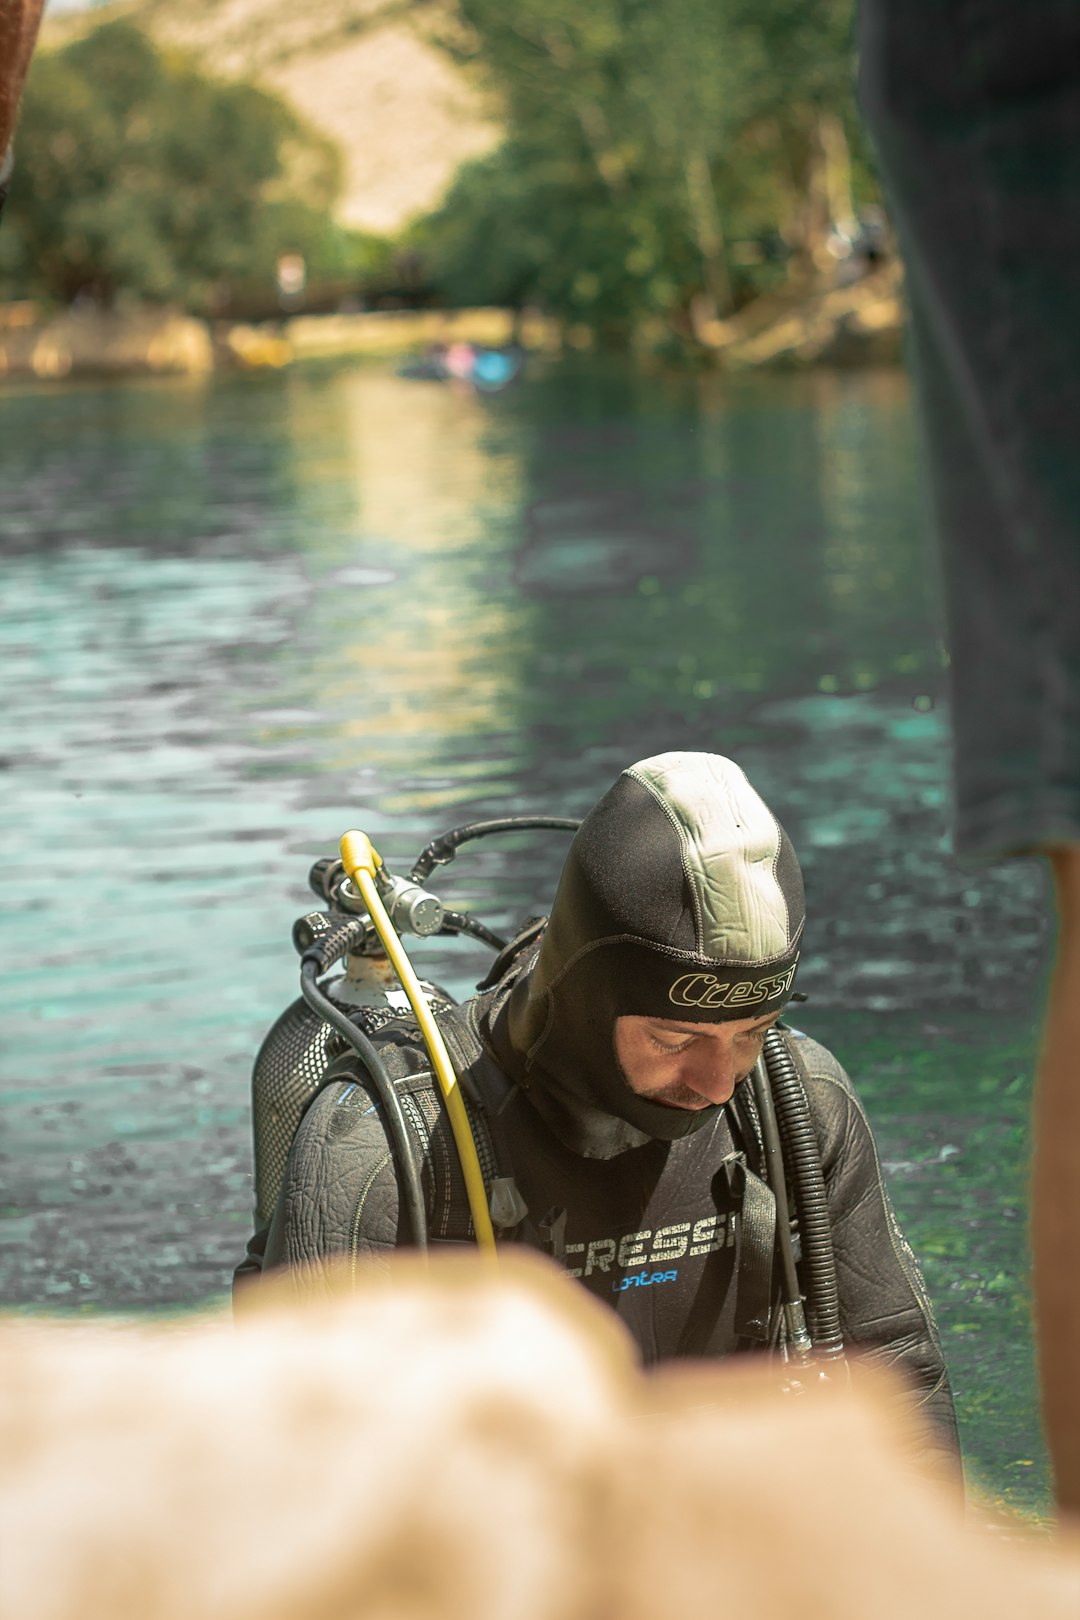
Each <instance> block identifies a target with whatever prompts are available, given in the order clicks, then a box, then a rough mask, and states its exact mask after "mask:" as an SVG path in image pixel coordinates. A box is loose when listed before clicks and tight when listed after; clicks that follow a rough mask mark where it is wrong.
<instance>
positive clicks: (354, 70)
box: [47, 0, 499, 234]
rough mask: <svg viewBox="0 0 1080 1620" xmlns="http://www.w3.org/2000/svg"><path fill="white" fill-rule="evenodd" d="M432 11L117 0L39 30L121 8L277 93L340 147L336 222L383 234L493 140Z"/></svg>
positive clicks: (399, 2) (490, 119)
mask: <svg viewBox="0 0 1080 1620" xmlns="http://www.w3.org/2000/svg"><path fill="white" fill-rule="evenodd" d="M434 14H436V12H435V8H433V6H432V5H431V4H427V3H423V0H322V3H321V4H320V5H319V6H317V7H305V6H297V5H295V4H291V5H290V4H286V3H285V0H182V3H181V4H179V5H178V4H176V0H117V3H115V4H112V5H107V6H102V7H99V8H97V9H95V10H94V11H93V13H89V14H88V13H86V12H82V13H80V14H78V15H76V16H68V17H64V18H63V19H58V20H57V21H56V22H55V23H53V24H52V25H51V27H50V28H49V29H48V30H47V38H48V37H49V36H51V38H52V39H53V40H55V41H57V42H59V41H60V40H61V39H62V38H64V37H66V36H68V35H70V34H71V33H72V32H73V31H74V30H76V29H78V30H82V29H83V28H85V27H86V26H87V25H88V24H89V23H90V22H91V19H92V21H93V22H94V23H96V22H99V21H104V20H105V19H107V18H110V17H117V16H125V17H130V18H132V19H133V20H134V21H136V22H138V23H140V24H141V25H142V26H143V27H145V28H146V29H147V31H148V32H149V33H150V34H152V35H153V36H154V38H155V39H157V40H158V41H159V42H161V43H163V44H165V43H167V44H171V45H182V46H184V47H185V48H186V49H188V50H191V51H192V52H193V53H194V54H195V55H197V56H198V57H199V58H200V60H201V61H202V62H203V63H204V65H205V66H206V67H207V68H208V69H212V70H213V71H215V72H218V73H222V74H228V75H232V74H236V75H243V76H245V77H251V78H254V79H256V80H257V81H258V82H260V83H262V84H265V85H267V86H268V87H270V88H272V89H274V90H276V91H278V92H279V93H281V94H283V95H285V96H286V97H288V99H289V100H290V101H291V102H292V103H293V105H294V106H295V107H297V108H298V110H299V111H300V112H301V113H302V114H303V115H304V117H305V118H306V119H307V120H308V121H309V123H311V124H312V125H314V126H315V128H316V129H319V130H321V131H323V132H324V133H325V134H327V135H329V136H330V137H331V139H333V140H335V141H336V142H337V143H338V144H339V145H340V147H341V148H342V150H343V152H344V154H345V189H344V192H343V195H342V199H341V205H340V208H339V211H338V212H339V215H340V217H341V219H342V221H343V222H344V223H346V224H348V225H352V226H356V227H358V228H360V229H363V230H369V231H375V232H379V233H388V234H389V233H392V232H395V231H397V230H398V229H399V228H400V227H401V226H402V225H403V224H404V223H405V221H406V220H408V219H410V218H411V217H412V216H413V215H415V214H419V213H422V212H424V211H425V210H427V209H428V208H431V207H433V206H434V205H435V204H436V203H438V202H439V201H440V199H441V197H442V196H443V194H444V192H445V191H446V188H447V186H448V185H449V183H450V180H451V177H452V176H453V174H454V172H455V170H456V169H457V168H458V166H459V164H461V163H462V162H463V161H464V160H465V159H467V158H470V157H476V156H478V155H479V154H481V153H483V152H486V151H488V150H489V149H490V148H491V146H493V145H494V143H495V141H496V140H497V139H498V133H499V132H498V126H497V124H496V122H495V118H494V111H493V109H491V108H489V107H486V106H485V104H484V102H483V99H482V97H481V95H480V93H479V91H478V89H477V88H476V87H474V86H473V85H472V84H471V83H469V81H468V80H467V79H465V78H464V77H463V75H462V74H461V72H460V71H459V70H458V69H456V68H455V66H454V65H453V63H451V62H450V61H449V59H448V58H447V57H446V56H445V55H444V54H443V53H442V52H441V51H439V50H438V48H437V47H436V46H434V45H432V44H431V43H429V40H428V37H427V26H428V23H429V20H430V19H431V18H432V16H433V15H434Z"/></svg>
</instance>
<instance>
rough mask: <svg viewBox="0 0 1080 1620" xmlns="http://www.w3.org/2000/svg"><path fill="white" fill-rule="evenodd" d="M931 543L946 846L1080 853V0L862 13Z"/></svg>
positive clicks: (864, 4) (931, 1) (934, 4)
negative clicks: (950, 808)
mask: <svg viewBox="0 0 1080 1620" xmlns="http://www.w3.org/2000/svg"><path fill="white" fill-rule="evenodd" d="M860 97H861V100H862V104H863V110H864V113H865V116H866V119H867V122H868V124H869V127H870V131H871V134H872V136H873V138H874V142H875V145H876V148H877V151H878V155H879V159H880V162H881V166H882V170H883V174H884V179H885V183H886V189H887V192H888V197H889V203H890V207H891V211H892V215H893V220H894V223H895V225H896V228H897V232H898V236H899V240H900V246H901V250H902V253H903V257H904V262H905V267H906V276H907V287H908V295H909V304H910V311H911V337H912V355H913V360H914V369H915V376H916V382H917V388H918V392H919V397H920V403H921V407H922V414H923V427H924V438H925V444H926V453H927V461H928V467H929V473H930V482H931V490H932V495H933V502H934V507H935V514H936V520H937V527H938V533H939V539H940V546H941V557H942V575H943V580H944V587H945V602H946V614H947V626H948V642H949V651H950V656H951V668H950V683H951V692H952V702H953V719H954V731H955V793H956V843H957V848H958V849H959V850H960V851H961V852H967V853H973V854H1000V853H1005V852H1009V851H1017V850H1023V849H1031V848H1035V847H1046V846H1050V845H1054V844H1060V843H1064V842H1076V841H1080V0H1074V3H1067V0H1056V3H1048V0H861V15H860Z"/></svg>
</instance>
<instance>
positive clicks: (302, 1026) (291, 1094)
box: [251, 999, 338, 1226]
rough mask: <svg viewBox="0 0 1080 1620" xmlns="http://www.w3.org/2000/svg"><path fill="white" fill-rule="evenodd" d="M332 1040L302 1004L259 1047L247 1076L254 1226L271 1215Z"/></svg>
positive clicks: (329, 1031)
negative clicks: (252, 1169)
mask: <svg viewBox="0 0 1080 1620" xmlns="http://www.w3.org/2000/svg"><path fill="white" fill-rule="evenodd" d="M331 1039H334V1040H335V1046H337V1045H338V1043H337V1040H336V1037H335V1036H334V1031H333V1030H332V1029H331V1028H330V1026H329V1024H324V1023H323V1021H322V1019H321V1018H319V1017H318V1015H317V1014H316V1013H314V1012H313V1011H312V1009H311V1008H310V1007H309V1006H308V1004H307V1002H306V1001H304V1000H302V999H301V1000H297V1001H294V1002H293V1003H292V1005H291V1006H290V1007H286V1009H285V1011H284V1012H283V1013H282V1015H281V1017H280V1018H279V1019H278V1020H277V1022H276V1023H275V1024H274V1025H273V1027H272V1028H271V1030H270V1032H269V1034H268V1035H267V1037H266V1039H265V1040H264V1041H263V1043H262V1046H261V1047H260V1048H259V1055H258V1057H257V1058H256V1059H255V1068H254V1070H253V1072H252V1076H251V1114H252V1126H253V1130H254V1134H255V1219H256V1224H257V1225H260V1226H261V1225H265V1224H266V1223H267V1222H269V1220H270V1217H271V1216H272V1215H273V1213H274V1205H275V1204H276V1203H277V1198H278V1193H279V1192H280V1190H281V1181H282V1177H283V1176H284V1174H285V1164H286V1161H287V1159H288V1157H289V1149H290V1147H291V1146H292V1139H293V1137H294V1136H295V1135H296V1127H297V1126H298V1125H299V1123H300V1116H301V1115H302V1114H303V1112H304V1109H305V1108H306V1107H307V1105H308V1103H309V1102H310V1101H311V1098H312V1096H313V1095H314V1093H315V1092H316V1091H317V1090H318V1087H319V1083H320V1081H321V1080H322V1077H323V1075H324V1074H325V1072H326V1069H327V1066H328V1064H329V1063H330V1061H331V1057H332V1056H333V1050H332V1051H331V1052H330V1053H328V1052H327V1043H328V1041H330V1040H331Z"/></svg>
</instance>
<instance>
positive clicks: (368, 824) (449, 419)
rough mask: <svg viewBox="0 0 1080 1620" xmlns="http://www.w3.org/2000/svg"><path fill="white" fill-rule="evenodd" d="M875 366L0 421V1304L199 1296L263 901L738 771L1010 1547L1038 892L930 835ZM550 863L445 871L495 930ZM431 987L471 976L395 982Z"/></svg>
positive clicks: (239, 1143)
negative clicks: (630, 768)
mask: <svg viewBox="0 0 1080 1620" xmlns="http://www.w3.org/2000/svg"><path fill="white" fill-rule="evenodd" d="M914 467H915V448H914V433H913V423H912V417H911V408H910V401H909V397H908V392H907V387H906V383H905V381H904V378H903V377H902V376H901V375H900V374H898V373H892V372H889V373H880V374H876V373H869V374H854V375H831V374H826V373H819V374H814V375H809V376H802V377H770V378H748V379H745V380H740V381H737V382H724V381H719V380H717V379H698V378H688V377H668V376H665V375H662V374H658V375H641V374H631V373H628V372H626V371H624V370H620V369H618V368H615V367H612V368H610V369H605V368H604V367H602V366H596V365H594V366H591V367H588V368H586V367H581V366H575V367H553V368H551V369H550V370H547V371H542V372H539V373H536V374H533V375H531V376H528V377H526V379H525V380H524V381H523V383H522V384H521V385H520V386H518V387H517V388H515V389H513V390H511V391H509V392H507V393H506V394H502V395H498V396H494V397H491V396H489V397H486V398H478V397H476V396H474V395H472V394H468V393H455V392H451V391H450V390H448V389H446V388H444V387H442V386H441V385H438V384H424V383H415V382H407V381H404V380H401V379H398V378H397V377H395V376H393V375H392V374H391V373H389V372H387V371H385V370H381V369H377V368H371V367H366V368H365V367H359V366H345V365H342V366H339V367H332V368H327V369H326V370H322V371H307V372H303V371H297V372H287V373H285V374H282V375H275V376H270V377H247V378H234V379H218V380H214V381H210V382H198V383H180V382H142V383H127V384H115V385H108V386H90V385H75V386H71V387H65V388H62V389H56V390H51V389H50V390H30V389H27V390H14V391H9V392H7V393H5V394H0V537H2V555H3V569H4V593H3V607H2V611H0V645H2V651H3V658H4V668H5V673H6V679H5V683H4V690H5V702H4V704H3V707H2V709H0V762H2V765H3V782H4V785H5V787H6V790H7V791H6V795H5V808H6V814H5V816H4V819H3V825H2V829H0V840H2V844H3V855H4V860H3V878H2V885H3V893H2V897H3V921H2V936H0V937H2V941H3V952H4V967H5V972H4V979H3V987H2V994H3V1006H4V1029H5V1035H6V1040H5V1055H4V1067H3V1100H4V1118H5V1131H4V1140H3V1143H2V1144H0V1151H2V1154H3V1157H2V1158H0V1171H2V1173H3V1181H4V1191H3V1193H2V1195H0V1196H2V1213H3V1217H4V1219H3V1227H2V1228H0V1230H2V1231H3V1235H4V1240H5V1241H4V1244H3V1255H2V1261H0V1264H2V1275H3V1298H4V1300H5V1301H6V1302H7V1303H9V1304H14V1305H18V1306H42V1305H43V1306H47V1307H52V1308H59V1309H62V1310H65V1311H68V1310H76V1309H102V1308H122V1309H131V1308H136V1309H138V1308H155V1309H156V1308H163V1307H165V1306H182V1305H187V1304H191V1303H195V1302H198V1301H202V1300H206V1299H211V1298H217V1297H220V1296H221V1295H222V1293H223V1291H224V1290H225V1288H226V1286H227V1280H228V1275H229V1272H230V1270H231V1267H232V1265H233V1264H234V1263H235V1260H236V1258H237V1257H238V1256H239V1254H240V1252H241V1250H242V1247H243V1243H244V1240H245V1238H246V1236H247V1223H248V1212H249V1205H250V1183H249V1169H250V1167H249V1146H248V1127H247V1084H248V1073H249V1068H250V1062H251V1057H252V1054H253V1052H254V1050H255V1048H256V1046H257V1044H258V1042H259V1040H260V1038H261V1035H262V1033H263V1032H264V1031H265V1028H266V1026H267V1024H268V1023H269V1022H270V1021H271V1020H272V1018H273V1017H274V1016H275V1015H276V1013H277V1012H278V1011H279V1010H280V1008H281V1006H282V1005H283V1004H284V1002H285V1001H286V1000H287V999H291V997H292V996H293V994H294V993H295V982H296V963H295V957H294V956H293V953H292V950H291V947H290V945H289V929H290V926H291V923H292V920H293V918H294V917H295V916H296V915H297V914H298V913H299V912H300V911H301V910H306V909H308V906H309V903H310V901H309V896H308V891H307V889H306V883H305V879H306V872H307V867H308V865H309V864H310V861H311V859H312V858H313V857H314V856H315V855H319V854H324V853H332V852H333V851H334V849H335V847H336V843H337V839H338V837H339V835H340V833H341V832H342V831H343V830H344V829H345V828H346V827H349V826H360V827H362V828H363V829H364V830H366V831H367V832H369V833H370V834H371V835H372V836H373V838H374V839H375V841H376V843H377V845H378V847H379V848H380V850H381V851H382V853H383V854H384V856H386V858H387V859H388V861H389V862H390V864H391V865H395V864H396V865H399V866H403V865H404V864H405V863H406V862H407V861H409V860H410V859H411V858H412V857H413V856H415V854H416V853H417V852H418V850H419V849H420V847H421V845H422V844H424V843H426V842H427V840H428V838H429V837H431V836H432V834H434V833H436V832H438V831H441V830H443V829H444V828H445V827H447V826H450V825H453V824H455V823H457V822H460V821H464V820H467V819H470V818H472V817H475V816H486V815H491V814H499V813H505V812H509V811H524V810H530V809H532V810H537V811H545V812H551V813H556V814H567V815H574V814H580V813H581V812H582V811H584V810H585V809H586V808H587V807H588V805H589V804H590V803H591V802H593V801H594V800H595V798H596V797H598V795H599V794H600V792H602V791H603V789H604V788H605V787H606V786H607V785H608V783H609V782H610V780H611V779H612V778H613V777H614V776H615V775H616V774H617V772H618V771H619V770H620V769H621V768H622V767H623V766H624V765H625V764H627V763H629V762H630V761H632V760H633V759H636V758H641V757H644V756H645V755H647V754H649V753H654V752H658V751H660V750H663V749H666V748H673V747H680V746H684V747H706V748H712V749H716V750H718V751H721V752H728V753H731V754H732V755H734V757H736V758H737V759H738V760H739V761H740V762H741V763H742V764H744V765H745V767H746V768H747V770H748V772H749V773H750V775H751V777H752V779H753V780H754V781H755V783H756V784H757V785H758V786H759V787H760V788H761V790H762V791H763V792H764V793H765V795H766V797H767V798H769V800H770V802H771V803H773V805H774V806H775V808H776V809H777V811H778V813H779V814H780V815H781V817H782V819H783V820H784V821H785V824H786V825H787V826H788V830H789V831H790V832H791V834H792V836H793V838H794V840H795V843H796V846H797V848H798V849H799V852H800V855H801V857H802V859H803V865H804V870H805V874H806V882H807V894H808V904H809V908H810V924H809V928H808V951H807V955H806V956H805V958H804V964H803V968H802V970H801V979H800V982H801V984H802V986H803V988H804V989H806V990H807V991H808V992H809V993H810V998H811V999H810V1001H809V1002H808V1003H807V1004H806V1006H805V1007H804V1008H802V1009H801V1010H800V1015H799V1017H800V1022H801V1023H802V1024H803V1025H804V1026H805V1027H806V1028H807V1029H808V1030H810V1031H811V1032H812V1033H814V1034H817V1035H819V1036H821V1037H822V1038H823V1039H826V1040H827V1041H828V1042H829V1043H830V1044H832V1045H833V1047H834V1049H835V1050H836V1051H837V1053H838V1055H839V1056H840V1057H841V1059H842V1060H843V1061H844V1062H845V1063H846V1064H847V1066H848V1067H849V1068H850V1069H851V1071H852V1073H853V1075H854V1076H855V1078H856V1080H857V1081H858V1082H859V1084H860V1086H861V1088H862V1090H863V1092H864V1094H865V1095H866V1097H867V1100H868V1102H869V1104H870V1106H871V1109H872V1114H873V1117H874V1119H875V1122H876V1124H877V1127H878V1133H879V1140H880V1144H881V1148H882V1154H883V1157H884V1159H885V1160H886V1162H887V1164H888V1165H889V1166H890V1167H891V1180H892V1186H893V1192H894V1197H895V1200H896V1202H897V1205H898V1208H899V1210H900V1213H901V1217H902V1219H903V1220H904V1222H905V1225H906V1227H907V1229H908V1232H909V1235H910V1236H911V1238H912V1240H913V1242H914V1245H915V1247H916V1249H917V1250H918V1251H919V1252H920V1254H921V1255H922V1258H923V1260H924V1264H925V1268H926V1271H927V1276H928V1282H929V1284H930V1287H931V1291H932V1293H933V1295H934V1298H935V1301H936V1303H937V1306H938V1309H939V1314H940V1319H941V1325H942V1329H943V1332H944V1334H945V1337H946V1342H947V1348H948V1352H949V1355H950V1360H951V1362H952V1365H953V1370H954V1377H955V1382H956V1386H957V1395H958V1402H959V1407H960V1412H961V1418H962V1424H963V1434H964V1442H965V1448H966V1451H967V1454H968V1458H969V1462H970V1464H971V1471H972V1477H973V1478H974V1479H975V1480H976V1481H978V1482H979V1483H981V1485H982V1486H983V1488H984V1489H986V1490H987V1491H988V1492H989V1493H990V1494H991V1495H993V1496H996V1497H998V1498H1000V1499H1002V1500H1005V1501H1008V1502H1010V1503H1012V1504H1014V1505H1016V1506H1018V1507H1021V1508H1025V1509H1034V1510H1038V1509H1040V1508H1042V1507H1043V1506H1044V1505H1045V1501H1046V1465H1045V1457H1044V1453H1043V1450H1042V1446H1041V1441H1040V1439H1039V1436H1038V1425H1037V1419H1036V1415H1035V1406H1034V1383H1033V1375H1032V1363H1031V1348H1030V1335H1029V1330H1028V1326H1027V1306H1026V1299H1025V1287H1026V1271H1027V1260H1026V1251H1025V1242H1024V1191H1023V1180H1024V1164H1025V1158H1026V1129H1027V1127H1026V1120H1027V1097H1028V1090H1029V1076H1030V1068H1031V1052H1032V1039H1033V1038H1032V1028H1033V1021H1034V1017H1035V1010H1036V1007H1037V1002H1038V996H1039V984H1040V976H1041V972H1042V964H1043V961H1044V956H1045V937H1044V936H1045V920H1044V919H1045V912H1046V903H1045V896H1044V893H1043V885H1042V878H1041V873H1040V872H1039V870H1038V869H1037V867H1036V866H1035V864H1034V863H1025V862H1015V863H1011V864H1009V865H1007V866H1002V867H999V868H996V869H985V870H979V871H974V872H973V871H965V870H963V869H961V868H960V867H959V866H958V865H957V863H956V862H955V861H954V860H953V858H952V856H951V854H950V852H949V849H948V841H947V826H948V783H947V730H946V722H945V717H944V715H943V712H942V707H941V702H942V655H941V651H940V646H939V641H938V636H937V631H936V628H935V617H934V610H933V606H932V578H933V571H932V566H931V563H930V560H929V558H928V555H927V552H926V549H925V546H924V542H923V539H922V519H921V511H920V506H919V501H918V497H917V493H916V477H915V471H914ZM562 848H563V845H562V842H561V840H560V836H559V835H556V834H543V835H536V836H535V837H531V838H528V839H523V838H518V839H515V840H512V841H509V842H507V841H502V842H500V843H498V844H496V843H494V842H492V843H489V844H488V845H485V846H484V847H477V846H472V848H471V849H470V850H469V851H467V852H463V853H462V854H461V855H460V856H459V858H458V861H457V863H456V864H455V866H454V867H452V868H451V869H450V870H449V871H448V872H447V873H446V875H445V878H443V879H442V880H441V882H442V888H443V891H444V892H445V893H446V895H447V896H448V897H449V898H451V899H452V901H453V902H454V903H455V904H456V905H458V906H459V907H460V906H468V907H471V908H473V909H474V910H475V911H476V912H477V914H478V915H479V916H481V917H482V918H483V919H484V920H486V921H487V922H489V923H490V924H491V925H492V926H494V927H496V928H500V927H504V926H508V925H509V924H511V923H512V922H513V921H515V920H516V919H518V918H519V917H521V916H522V915H524V914H525V913H527V912H529V911H531V910H534V909H537V908H542V906H543V905H544V904H545V903H546V901H547V899H548V898H549V897H550V894H551V892H552V889H553V886H554V881H555V878H556V875H557V872H558V865H559V861H560V858H561V851H562ZM417 959H418V961H419V962H420V963H421V965H422V967H423V969H424V971H425V972H426V973H427V974H429V975H430V976H432V977H435V978H439V979H441V980H443V981H444V982H446V983H448V984H449V985H450V986H451V987H452V988H453V989H454V990H455V991H456V992H457V993H458V994H462V995H463V994H466V993H468V990H469V988H470V986H471V984H472V983H473V982H474V981H475V979H476V977H477V976H478V974H479V973H481V972H482V971H484V968H485V966H486V962H487V956H486V953H485V952H484V951H483V949H482V948H478V949H473V948H472V947H470V946H466V945H463V944H460V943H457V942H454V943H451V944H446V943H444V942H441V941H439V942H433V943H432V944H429V945H427V946H419V947H418V949H417Z"/></svg>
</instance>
